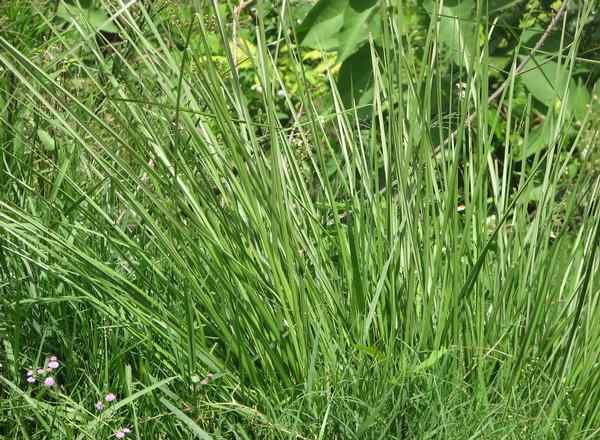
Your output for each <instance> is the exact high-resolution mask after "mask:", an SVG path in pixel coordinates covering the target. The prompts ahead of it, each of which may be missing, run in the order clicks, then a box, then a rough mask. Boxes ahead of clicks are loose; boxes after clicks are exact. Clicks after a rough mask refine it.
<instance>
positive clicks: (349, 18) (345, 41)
mask: <svg viewBox="0 0 600 440" xmlns="http://www.w3.org/2000/svg"><path fill="white" fill-rule="evenodd" d="M378 12H379V1H378V0H364V1H363V0H361V1H356V0H351V1H350V3H349V4H348V7H347V8H346V11H345V12H344V25H343V27H342V31H341V33H340V36H339V39H340V47H339V53H338V62H339V63H341V62H343V61H344V60H345V59H346V58H348V57H349V56H350V55H352V54H353V53H355V52H356V51H357V50H358V49H360V48H361V46H362V45H363V44H364V43H366V42H367V41H368V40H369V34H371V35H372V36H373V39H377V37H378V36H379V35H380V34H381V22H380V17H379V14H378Z"/></svg>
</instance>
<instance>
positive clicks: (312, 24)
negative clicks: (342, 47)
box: [298, 0, 349, 50]
mask: <svg viewBox="0 0 600 440" xmlns="http://www.w3.org/2000/svg"><path fill="white" fill-rule="evenodd" d="M348 1H349V0H320V1H319V2H318V3H317V4H316V5H315V6H314V7H313V8H312V9H311V10H310V12H309V13H308V15H307V16H306V18H305V19H304V21H303V22H302V24H300V26H299V27H298V37H299V39H300V42H301V44H302V45H303V46H308V47H311V48H313V49H322V50H331V49H335V48H337V47H338V45H339V32H340V30H341V29H342V26H343V25H344V11H345V10H346V7H347V6H348Z"/></svg>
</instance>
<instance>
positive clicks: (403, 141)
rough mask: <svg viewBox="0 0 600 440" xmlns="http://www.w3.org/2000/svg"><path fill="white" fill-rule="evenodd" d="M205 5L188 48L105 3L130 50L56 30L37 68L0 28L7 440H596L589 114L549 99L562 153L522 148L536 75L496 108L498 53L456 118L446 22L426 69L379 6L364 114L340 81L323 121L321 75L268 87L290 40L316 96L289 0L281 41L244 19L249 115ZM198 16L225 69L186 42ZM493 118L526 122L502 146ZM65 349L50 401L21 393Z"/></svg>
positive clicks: (599, 214) (483, 64)
mask: <svg viewBox="0 0 600 440" xmlns="http://www.w3.org/2000/svg"><path fill="white" fill-rule="evenodd" d="M214 3H215V5H214V6H215V8H214V9H213V8H212V7H208V9H205V10H201V11H200V12H198V13H197V14H195V15H194V16H193V19H192V20H191V21H190V22H189V23H188V24H187V26H189V28H187V27H186V28H183V29H180V30H179V31H180V34H181V36H182V38H183V41H187V43H186V45H185V46H186V47H185V48H184V50H183V51H177V50H174V49H173V48H172V42H171V41H169V36H168V35H166V34H164V33H161V32H160V31H159V29H158V27H157V25H156V24H155V17H154V15H152V14H151V13H150V12H149V11H147V10H146V9H144V7H143V6H142V5H141V4H134V5H133V6H131V7H129V8H128V7H123V8H121V9H119V10H117V9H112V10H113V12H114V13H115V14H118V16H119V21H118V26H119V28H120V32H121V35H122V37H123V39H124V41H125V42H124V43H123V44H122V45H120V46H119V48H118V49H115V51H114V53H113V54H112V56H111V57H108V56H107V54H106V46H105V47H104V48H102V47H99V44H100V43H103V42H102V41H101V39H96V38H95V37H91V38H90V37H89V32H87V31H86V29H85V28H84V27H82V28H81V29H80V31H81V37H79V38H78V39H73V38H67V36H66V35H65V31H64V30H62V29H59V28H56V27H55V24H53V23H51V22H46V23H45V25H46V26H48V27H49V28H51V29H52V31H51V35H52V37H51V39H50V40H49V41H47V42H46V43H45V44H46V47H47V48H49V49H53V52H52V57H53V58H52V59H51V60H49V61H48V60H46V61H45V62H44V63H43V64H42V63H41V61H40V59H39V57H37V58H36V57H34V56H32V55H31V54H25V53H24V52H23V50H22V49H18V48H16V47H15V46H14V44H11V40H10V38H8V37H7V36H0V67H1V68H2V70H3V75H4V77H6V76H7V75H10V76H11V78H12V79H13V83H11V84H13V86H14V87H13V89H11V93H10V95H8V94H7V95H5V96H8V100H10V103H11V106H7V104H6V101H5V102H4V104H3V105H4V106H5V109H8V108H11V109H19V110H18V111H19V112H20V113H19V114H18V115H13V116H14V117H13V118H12V119H11V121H12V122H11V124H7V121H6V118H5V116H2V118H3V119H2V123H3V125H2V130H3V131H4V137H3V139H5V142H4V144H3V145H2V150H3V164H2V167H3V168H2V170H3V176H2V190H1V191H2V196H1V199H0V231H1V236H0V240H1V241H0V243H1V245H0V250H1V253H0V268H1V272H0V273H1V274H2V275H1V277H2V280H1V281H0V287H1V289H2V300H1V304H2V309H1V310H0V318H1V319H2V321H4V324H2V326H1V327H0V330H1V331H2V334H1V336H2V339H3V347H2V350H3V355H2V362H1V363H2V370H1V372H0V374H1V375H0V382H1V385H0V396H1V400H0V402H1V403H0V408H1V409H2V411H1V412H0V434H1V435H3V436H5V437H6V438H15V439H16V438H19V439H20V438H24V439H35V438H56V439H58V438H77V439H79V438H81V439H83V438H91V439H97V438H109V437H111V436H113V432H114V431H115V429H117V428H118V427H119V426H125V425H127V426H130V427H131V429H132V431H133V432H132V433H131V434H130V435H131V436H133V437H135V438H137V439H150V438H152V439H159V438H163V439H179V438H181V439H184V438H185V439H187V438H192V437H197V438H240V439H250V438H319V439H330V438H340V439H342V438H344V439H345V438H356V439H365V438H398V439H401V438H419V439H425V438H440V439H442V438H443V439H447V438H456V439H468V438H491V439H492V438H493V439H496V438H497V439H504V438H507V439H508V438H523V439H525V438H527V439H533V438H539V439H551V438H556V439H558V438H560V439H563V438H568V439H593V438H597V436H598V435H600V431H599V430H598V427H599V426H600V412H599V408H598V405H599V402H600V369H599V368H598V362H599V359H598V357H599V354H600V342H599V341H600V324H599V321H598V318H597V317H598V316H599V315H598V313H599V312H600V311H599V310H598V307H599V303H598V300H599V297H600V295H599V280H598V276H597V275H596V274H597V272H598V259H599V257H598V255H597V249H598V244H599V239H600V224H599V222H600V207H599V204H598V201H599V191H600V186H599V183H598V181H593V180H590V179H588V178H587V177H586V175H585V174H579V175H575V176H571V175H567V174H566V167H567V166H568V164H569V160H570V159H571V156H572V155H573V154H576V152H578V151H579V150H580V149H584V148H588V149H590V148H597V145H585V146H583V145H580V142H581V139H584V136H583V134H586V133H587V134H588V135H587V136H585V139H590V136H589V133H588V132H587V130H589V129H590V125H589V122H590V121H591V120H593V118H594V115H593V114H592V113H591V111H590V112H589V113H588V116H587V117H586V119H585V120H584V121H583V123H579V124H576V123H575V121H574V119H573V117H572V115H570V114H569V113H568V112H567V107H566V106H559V105H557V106H556V107H555V108H553V109H550V110H549V111H548V115H546V116H547V117H548V118H554V119H553V120H554V121H555V123H554V125H553V136H552V141H551V142H549V143H548V145H547V146H546V148H545V149H543V150H541V151H540V152H538V153H537V154H535V155H534V156H532V157H529V158H527V160H524V157H523V153H522V150H523V148H521V147H520V146H519V145H515V144H513V142H512V140H511V139H512V138H511V135H512V134H513V133H520V134H524V136H525V138H526V137H527V136H528V134H527V133H528V132H529V130H530V118H529V115H531V114H532V113H533V111H534V109H533V105H532V103H531V101H530V102H529V103H528V105H527V108H526V111H525V113H526V117H524V118H523V120H521V121H519V122H518V123H514V119H513V118H511V117H510V114H511V112H512V108H513V104H512V99H513V96H514V91H515V87H516V82H517V81H518V74H517V72H516V69H517V66H518V65H519V63H520V61H521V59H515V60H514V61H513V62H512V64H511V67H510V69H509V70H508V71H507V72H505V79H506V84H507V86H506V88H505V90H504V92H503V94H502V96H501V97H500V99H499V102H497V103H496V104H497V106H498V107H495V106H494V107H492V106H488V97H489V96H490V95H491V94H492V93H493V91H492V90H488V84H489V81H488V79H489V75H490V74H491V72H490V70H489V69H488V67H487V65H488V64H489V63H488V55H487V53H486V51H485V47H484V48H483V49H478V53H477V56H476V57H474V59H473V60H472V61H471V62H470V63H469V64H468V65H467V66H466V67H465V69H466V72H467V73H468V78H469V80H468V82H467V87H466V95H465V97H464V99H461V100H460V101H459V102H456V101H455V102H452V103H451V104H450V105H451V108H452V109H453V110H454V112H453V115H454V117H453V119H452V120H442V119H441V118H440V117H438V116H436V115H438V114H441V112H438V111H437V110H438V108H439V107H440V106H441V105H442V103H441V99H442V98H441V93H440V87H454V85H453V84H444V83H442V82H441V78H440V76H439V74H438V72H439V69H437V67H436V66H437V63H438V62H442V61H441V59H442V58H441V55H442V51H443V48H441V47H440V44H439V43H440V42H439V37H438V36H437V29H436V26H435V22H433V23H432V25H431V27H430V29H429V31H428V34H427V39H426V41H425V43H424V44H425V48H424V51H423V53H424V54H425V55H424V57H425V58H424V59H423V60H422V62H419V63H418V64H416V63H414V62H413V61H412V60H414V54H413V50H414V47H413V46H412V44H411V41H410V40H408V41H407V38H406V36H404V37H402V38H401V36H400V31H399V28H398V26H399V23H398V17H396V16H395V15H392V14H393V12H392V10H389V11H388V12H387V14H389V15H388V16H387V17H386V22H385V26H384V27H385V33H386V34H385V35H386V44H385V46H384V47H383V48H379V49H377V48H375V47H373V48H372V50H371V57H372V59H373V60H374V61H375V62H376V66H377V68H376V73H375V78H374V82H375V93H374V98H373V101H372V105H371V106H370V108H367V109H364V108H362V109H357V108H353V107H352V106H344V105H343V104H342V102H341V99H340V98H339V95H338V94H337V93H336V91H335V86H334V82H333V79H332V78H329V80H331V84H332V86H333V87H332V102H333V108H332V110H331V111H330V112H328V113H323V111H322V109H321V108H319V107H318V105H317V102H316V101H315V97H314V96H312V95H311V92H310V88H308V87H301V90H300V92H299V94H298V95H297V96H290V95H289V94H285V95H284V96H283V97H279V95H278V91H279V90H280V89H283V90H284V92H285V84H284V82H283V79H282V78H281V77H280V76H279V73H278V70H277V68H276V67H275V66H276V62H275V60H274V56H275V54H278V53H279V52H278V51H277V48H278V46H280V47H284V46H285V47H287V49H288V50H289V53H288V54H289V55H288V56H290V57H291V59H292V60H293V62H294V66H295V67H296V69H297V75H298V77H297V81H298V83H299V84H300V85H301V86H302V85H304V77H303V70H302V64H301V61H300V60H301V53H300V52H299V49H298V48H297V47H296V46H295V45H294V44H293V41H294V37H293V35H292V34H290V33H289V32H288V23H287V21H286V20H287V16H288V15H287V12H288V11H287V7H288V6H289V5H287V3H284V5H283V7H282V9H281V35H282V39H281V40H279V41H275V42H272V41H266V39H265V33H264V29H263V27H262V26H261V24H260V21H259V25H258V26H257V28H256V35H257V41H258V42H259V44H258V45H257V51H256V56H255V57H254V58H252V59H251V60H250V61H251V62H252V63H254V69H255V72H256V75H257V77H258V80H259V81H260V84H261V86H262V90H263V95H262V96H263V102H262V114H261V115H260V118H259V115H257V114H255V113H251V112H250V111H249V109H248V106H247V104H248V100H247V97H246V94H247V92H248V91H247V90H245V89H244V85H243V82H242V81H241V80H240V79H239V75H238V70H237V66H236V64H235V61H238V60H237V58H238V57H240V56H241V55H240V54H239V53H236V54H232V53H231V50H230V48H229V47H230V46H229V44H228V43H227V42H228V40H229V39H230V35H229V30H228V29H229V28H228V27H227V26H226V23H224V21H223V20H222V17H219V16H218V10H217V8H216V2H214ZM106 6H107V7H110V6H109V5H108V4H107V5H106ZM594 7H595V2H589V5H588V8H587V10H586V11H585V12H586V13H587V14H589V13H591V11H593V8H594ZM206 14H208V15H209V16H212V17H213V18H216V23H217V26H218V29H219V31H220V35H221V38H222V40H223V41H222V45H223V47H225V48H227V49H226V53H227V59H226V60H225V64H223V61H222V60H216V59H215V58H213V57H210V56H207V55H206V53H207V51H209V49H208V45H207V46H206V47H205V48H204V50H202V51H194V50H191V49H190V48H189V41H190V40H189V38H188V36H191V35H195V36H197V35H200V36H202V35H206V32H207V31H206V28H205V21H204V17H205V16H206ZM215 14H216V15H215ZM258 14H259V16H260V14H261V3H260V2H258ZM585 19H586V17H580V20H579V23H580V25H579V27H578V32H580V31H581V29H582V27H583V25H584V23H585ZM116 23H117V22H116ZM490 31H492V30H491V29H490ZM578 38H579V37H578V35H577V36H576V38H575V40H574V41H565V42H564V50H563V51H562V52H561V57H560V58H559V59H558V60H557V61H558V62H559V63H560V64H561V65H565V66H567V67H569V68H571V67H572V66H573V63H574V60H575V54H576V48H577V44H578V40H577V39H578ZM104 44H108V43H106V42H104ZM56 48H60V49H61V50H60V51H58V50H56ZM234 58H235V61H234ZM61 72H62V73H61ZM73 75H75V76H76V77H77V78H79V80H80V81H82V82H83V83H84V84H85V88H86V91H85V92H83V91H82V90H81V89H78V88H76V87H74V85H73V82H72V81H70V78H71V77H72V76H73ZM2 87H3V88H6V87H7V83H2ZM90 91H91V92H90ZM556 93H557V97H558V98H560V99H561V101H563V102H564V101H565V99H567V98H568V96H567V94H568V90H567V89H566V90H557V91H556ZM277 99H285V100H286V102H287V104H288V107H289V117H290V122H289V123H288V124H287V125H286V126H282V124H281V122H280V120H279V119H278V115H277V109H276V105H275V103H276V100H277ZM292 100H298V101H299V102H301V111H298V109H299V108H300V107H299V106H296V105H294V103H293V102H292ZM496 108H500V109H501V110H496ZM488 110H491V111H488ZM496 111H503V112H507V113H508V117H507V120H511V121H513V123H512V124H511V125H510V126H509V129H508V130H507V134H506V139H505V141H504V151H503V152H502V154H501V155H500V156H499V155H498V154H497V153H496V151H495V146H494V144H493V142H492V136H493V134H492V133H491V130H490V128H489V124H488V122H489V120H490V118H492V117H493V113H494V112H496ZM6 114H7V113H6V112H5V113H4V115H6ZM471 115H474V116H471ZM596 117H597V115H596ZM19 120H20V121H21V122H16V121H19ZM28 121H29V122H28ZM31 121H33V122H31ZM32 124H35V125H32ZM38 130H42V131H41V132H40V131H38ZM455 130H457V131H456V135H453V132H454V131H455ZM436 132H437V133H436ZM44 133H48V134H49V136H45V135H44ZM434 134H435V135H436V136H432V135H434ZM433 138H439V139H441V140H442V141H439V142H437V141H435V140H433ZM444 139H447V142H443V140H444ZM591 139H597V138H594V137H593V136H592V137H591ZM565 182H567V185H566V190H565ZM534 188H536V191H538V192H539V193H540V194H542V195H541V197H540V198H539V201H538V203H537V204H536V207H535V210H533V211H532V210H531V209H529V208H530V203H529V202H530V198H529V196H528V194H530V192H531V191H532V190H533V189H534ZM462 206H464V209H463V208H462ZM50 354H55V355H56V356H58V358H59V359H60V361H61V369H60V370H59V373H58V374H57V376H56V381H57V384H58V386H57V387H54V388H52V389H49V390H43V388H36V387H31V386H29V385H28V384H27V382H26V375H25V372H26V370H27V369H28V368H32V367H35V366H37V365H40V364H42V363H43V362H44V359H45V357H46V356H48V355H50ZM209 374H213V375H214V376H213V377H210V376H208V375H209ZM207 377H210V379H211V380H206V379H205V378H207ZM203 379H204V383H202V380H203ZM107 392H115V393H116V394H117V396H118V400H117V402H116V404H114V405H112V406H111V407H110V408H108V409H107V410H106V411H104V412H102V413H100V414H98V413H96V412H95V410H94V403H95V402H96V401H97V400H98V399H99V398H100V399H101V398H102V396H103V395H104V394H106V393H107Z"/></svg>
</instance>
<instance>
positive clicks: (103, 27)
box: [56, 0, 119, 34]
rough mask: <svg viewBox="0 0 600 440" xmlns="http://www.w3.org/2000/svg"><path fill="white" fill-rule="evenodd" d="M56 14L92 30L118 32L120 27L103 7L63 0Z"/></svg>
mask: <svg viewBox="0 0 600 440" xmlns="http://www.w3.org/2000/svg"><path fill="white" fill-rule="evenodd" d="M56 16H57V17H59V18H61V19H63V20H65V21H67V22H70V23H74V24H77V25H79V26H83V27H85V28H86V29H87V28H88V27H89V29H91V31H93V32H98V31H104V32H112V33H115V34H116V33H118V32H119V29H118V28H117V26H116V25H115V24H114V23H113V22H112V20H111V17H110V16H109V14H107V12H106V11H105V10H104V9H103V8H102V7H93V6H92V5H89V6H88V7H84V6H82V5H80V4H75V5H71V4H69V3H67V2H66V1H64V0H61V1H60V2H59V4H58V9H57V10H56Z"/></svg>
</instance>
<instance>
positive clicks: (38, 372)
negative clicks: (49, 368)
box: [37, 368, 46, 374]
mask: <svg viewBox="0 0 600 440" xmlns="http://www.w3.org/2000/svg"><path fill="white" fill-rule="evenodd" d="M37 374H46V370H44V369H43V368H38V369H37Z"/></svg>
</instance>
